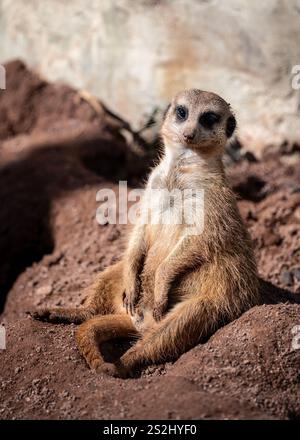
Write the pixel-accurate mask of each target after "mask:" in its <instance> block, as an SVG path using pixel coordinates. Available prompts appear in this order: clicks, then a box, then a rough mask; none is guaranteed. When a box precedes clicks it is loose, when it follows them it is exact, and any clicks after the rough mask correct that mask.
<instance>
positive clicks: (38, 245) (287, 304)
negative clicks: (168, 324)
mask: <svg viewBox="0 0 300 440" xmlns="http://www.w3.org/2000/svg"><path fill="white" fill-rule="evenodd" d="M7 69H10V70H9V75H7V77H8V79H9V81H10V82H9V83H8V88H7V90H6V91H5V92H4V93H3V92H1V94H0V115H1V118H0V139H1V140H0V161H1V163H0V201H1V206H2V209H1V211H0V230H1V235H0V292H1V302H2V306H3V307H4V311H3V313H2V317H1V320H2V321H3V322H4V323H5V324H6V329H7V350H5V351H1V352H0V369H1V373H0V388H1V393H0V417H1V418H4V419H10V418H107V419H116V418H122V419H126V418H157V419H159V418H160V419H164V418H172V419H175V418H178V419H192V418H238V419H243V418H258V419H261V418H283V419H299V417H300V385H299V384H300V380H299V379H300V377H299V365H300V362H299V361H300V350H295V349H293V347H292V340H293V337H294V336H293V334H292V329H293V327H294V326H296V325H300V314H299V312H300V305H299V297H300V295H299V294H300V264H299V261H300V258H299V257H300V232H299V227H298V225H299V218H300V176H299V173H297V170H298V169H299V163H300V161H299V151H298V149H297V146H294V147H293V148H289V149H288V148H286V146H284V148H283V147H282V149H277V150H276V151H275V150H273V151H271V152H268V153H266V155H265V156H264V158H263V159H262V160H261V161H253V160H251V162H249V161H247V160H246V159H244V160H242V161H240V162H238V163H237V164H235V165H233V166H232V167H231V168H230V176H231V179H232V183H233V186H234V188H235V190H236V192H237V193H238V194H239V196H240V201H239V205H240V209H241V212H242V215H243V217H244V219H245V221H246V222H247V224H248V226H249V229H250V231H251V234H252V236H253V239H254V242H255V246H256V253H257V258H258V262H259V269H260V273H261V276H262V277H263V278H264V279H265V282H262V290H263V294H264V299H265V305H263V306H260V307H255V308H253V309H251V310H249V311H248V312H247V313H245V314H244V315H243V316H242V317H240V318H239V319H238V320H236V321H234V322H232V323H230V324H228V325H226V326H225V327H223V328H221V329H220V330H218V331H217V332H216V333H215V334H214V335H213V336H212V337H211V338H210V339H209V340H208V341H207V342H206V343H205V344H202V345H198V346H197V347H195V348H194V349H193V350H190V351H189V352H187V353H186V354H185V355H183V356H182V357H181V358H180V359H178V360H177V361H176V362H175V363H173V364H172V363H168V364H165V365H160V366H156V367H149V368H147V369H146V370H145V371H144V372H143V373H142V375H141V377H140V378H137V379H131V380H120V379H112V378H108V377H107V378H102V377H98V376H96V375H94V374H93V373H92V372H91V371H89V370H88V368H87V367H86V365H85V363H84V361H83V360H82V358H81V357H80V356H79V354H78V352H77V349H76V346H75V342H74V338H73V335H74V328H75V327H74V326H72V325H71V326H64V325H49V324H44V323H40V322H34V321H32V320H31V319H30V318H27V317H26V313H25V312H26V311H27V310H29V309H32V308H33V307H35V306H37V305H38V306H43V305H46V304H47V305H69V304H80V303H81V302H82V301H83V299H84V292H83V288H84V287H85V286H86V285H88V284H89V283H90V282H91V280H92V279H93V277H94V276H95V273H97V272H98V271H100V270H102V269H103V268H104V267H106V266H107V265H109V264H111V263H112V262H113V261H114V260H116V259H118V258H119V257H120V256H121V254H122V251H123V249H124V246H125V236H126V230H125V227H124V226H112V225H105V226H99V225H98V224H97V222H96V218H95V213H96V209H97V207H98V203H97V202H96V193H97V191H98V190H99V189H101V188H104V187H105V188H107V187H111V188H116V185H117V181H118V180H120V179H127V180H129V183H130V184H131V185H136V184H138V182H139V181H140V179H141V177H142V176H144V175H145V170H146V169H147V167H148V166H149V163H150V159H149V157H151V156H152V152H148V151H145V150H143V149H141V146H142V148H143V147H144V146H145V143H144V142H143V140H142V139H138V138H137V136H136V134H135V133H133V132H132V131H131V129H130V126H129V125H128V124H127V123H126V122H124V121H122V120H121V119H120V118H118V117H116V116H114V115H112V114H111V113H110V112H109V110H107V109H106V108H104V107H103V108H102V107H101V108H102V110H101V112H100V113H99V112H98V111H96V110H95V108H94V107H93V106H92V105H91V103H89V102H87V101H86V100H85V99H82V97H81V95H79V94H78V92H76V91H75V90H73V89H71V88H69V87H67V86H63V85H52V84H49V83H47V82H46V81H44V80H41V79H40V78H38V77H37V76H36V75H35V74H34V73H32V72H30V71H28V70H27V69H26V67H25V66H24V64H22V63H20V62H13V63H10V64H9V65H8V66H7ZM3 115H4V116H3ZM124 130H125V132H124ZM128 139H129V141H128ZM148 153H149V154H148ZM275 286H277V287H275ZM105 349H106V351H107V356H113V355H115V353H119V352H121V351H122V350H124V344H123V343H121V342H118V341H117V342H116V343H113V344H108V345H107V347H106V348H105Z"/></svg>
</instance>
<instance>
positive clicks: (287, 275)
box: [280, 270, 293, 286]
mask: <svg viewBox="0 0 300 440" xmlns="http://www.w3.org/2000/svg"><path fill="white" fill-rule="evenodd" d="M280 282H281V283H282V284H283V285H284V286H292V285H293V277H292V274H291V272H290V271H288V270H284V271H283V272H281V274H280Z"/></svg>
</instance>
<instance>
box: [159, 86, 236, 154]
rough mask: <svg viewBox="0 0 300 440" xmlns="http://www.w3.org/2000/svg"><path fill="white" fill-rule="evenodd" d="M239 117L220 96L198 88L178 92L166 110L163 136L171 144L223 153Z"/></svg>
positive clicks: (201, 151)
mask: <svg viewBox="0 0 300 440" xmlns="http://www.w3.org/2000/svg"><path fill="white" fill-rule="evenodd" d="M235 127H236V120H235V117H234V115H233V114H232V112H231V109H230V105H229V104H228V103H227V102H226V101H224V99H222V98H221V97H220V96H218V95H216V94H214V93H210V92H204V91H202V90H198V89H191V90H186V91H183V92H180V93H178V95H176V96H175V98H174V99H173V100H172V102H171V104H170V105H169V107H168V108H167V110H166V113H165V117H164V121H163V124H162V128H161V136H162V138H163V140H164V143H165V145H168V146H169V147H172V145H173V146H176V145H180V146H183V147H186V148H190V149H193V150H195V151H196V150H197V151H198V152H199V153H200V154H201V153H202V154H203V155H206V156H215V155H220V154H222V153H223V150H224V147H225V145H226V142H227V140H228V138H230V137H231V136H232V134H233V132H234V130H235Z"/></svg>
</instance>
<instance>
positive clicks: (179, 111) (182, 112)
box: [175, 105, 188, 121]
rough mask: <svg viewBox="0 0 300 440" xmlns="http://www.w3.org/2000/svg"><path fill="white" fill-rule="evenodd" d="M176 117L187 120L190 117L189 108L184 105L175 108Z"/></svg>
mask: <svg viewBox="0 0 300 440" xmlns="http://www.w3.org/2000/svg"><path fill="white" fill-rule="evenodd" d="M175 113H176V117H177V119H178V120H179V121H185V120H186V119H187V117H188V109H187V108H186V107H185V106H184V105H178V106H177V107H176V108H175Z"/></svg>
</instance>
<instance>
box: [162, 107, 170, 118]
mask: <svg viewBox="0 0 300 440" xmlns="http://www.w3.org/2000/svg"><path fill="white" fill-rule="evenodd" d="M170 107H171V104H168V105H167V107H166V109H165V111H164V112H163V121H164V120H165V119H166V116H167V113H168V111H169V109H170Z"/></svg>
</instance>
